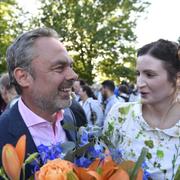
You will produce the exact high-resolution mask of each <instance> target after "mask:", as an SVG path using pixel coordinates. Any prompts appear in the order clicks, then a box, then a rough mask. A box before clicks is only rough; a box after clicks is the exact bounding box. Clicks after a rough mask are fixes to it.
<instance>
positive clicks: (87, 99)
mask: <svg viewBox="0 0 180 180" xmlns="http://www.w3.org/2000/svg"><path fill="white" fill-rule="evenodd" d="M79 94H80V98H81V101H80V104H81V106H82V107H83V109H84V111H85V113H86V117H87V121H88V125H97V126H99V127H102V125H103V111H102V108H101V104H100V103H99V102H98V100H97V98H96V96H95V95H94V93H93V91H92V90H91V88H90V87H89V86H87V85H84V86H82V87H81V89H80V92H79Z"/></svg>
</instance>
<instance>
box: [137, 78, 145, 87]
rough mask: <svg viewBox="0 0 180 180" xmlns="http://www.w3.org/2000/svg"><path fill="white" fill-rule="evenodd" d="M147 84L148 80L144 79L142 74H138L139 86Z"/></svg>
mask: <svg viewBox="0 0 180 180" xmlns="http://www.w3.org/2000/svg"><path fill="white" fill-rule="evenodd" d="M145 85H146V82H145V80H144V79H143V77H142V76H138V77H137V87H138V88H141V87H144V86H145Z"/></svg>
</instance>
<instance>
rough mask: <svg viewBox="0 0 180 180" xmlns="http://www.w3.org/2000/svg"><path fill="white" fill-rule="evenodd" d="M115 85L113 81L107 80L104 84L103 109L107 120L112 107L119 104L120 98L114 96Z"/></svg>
mask: <svg viewBox="0 0 180 180" xmlns="http://www.w3.org/2000/svg"><path fill="white" fill-rule="evenodd" d="M114 89H115V85H114V82H113V81H112V80H105V81H103V82H102V89H101V93H102V97H103V109H104V118H106V116H107V114H108V112H109V111H110V109H111V107H112V106H113V105H114V104H115V103H117V102H119V100H118V98H117V97H116V95H115V94H114Z"/></svg>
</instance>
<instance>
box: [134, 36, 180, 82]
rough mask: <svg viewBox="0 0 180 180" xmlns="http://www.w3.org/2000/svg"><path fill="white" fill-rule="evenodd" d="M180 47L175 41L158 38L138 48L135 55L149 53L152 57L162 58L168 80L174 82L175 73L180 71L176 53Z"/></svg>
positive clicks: (178, 58) (179, 60)
mask: <svg viewBox="0 0 180 180" xmlns="http://www.w3.org/2000/svg"><path fill="white" fill-rule="evenodd" d="M178 51H180V48H179V46H178V44H177V43H175V42H172V41H168V40H164V39H159V40H158V41H155V42H152V43H149V44H146V45H144V46H143V47H142V48H140V49H139V50H138V52H137V56H138V57H139V56H143V55H147V54H148V55H151V56H152V57H154V58H157V59H160V60H162V61H163V62H164V63H163V65H164V68H165V69H166V70H167V72H168V80H169V81H170V82H173V83H174V84H175V83H176V74H177V72H180V57H179V55H178Z"/></svg>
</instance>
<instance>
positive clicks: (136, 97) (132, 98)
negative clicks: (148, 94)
mask: <svg viewBox="0 0 180 180" xmlns="http://www.w3.org/2000/svg"><path fill="white" fill-rule="evenodd" d="M130 88H131V93H130V95H129V102H135V101H139V100H140V99H141V97H140V94H139V92H138V89H137V87H136V86H135V85H134V84H130Z"/></svg>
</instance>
